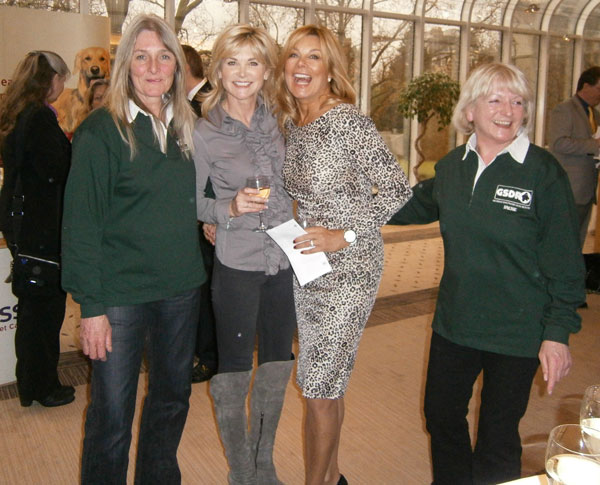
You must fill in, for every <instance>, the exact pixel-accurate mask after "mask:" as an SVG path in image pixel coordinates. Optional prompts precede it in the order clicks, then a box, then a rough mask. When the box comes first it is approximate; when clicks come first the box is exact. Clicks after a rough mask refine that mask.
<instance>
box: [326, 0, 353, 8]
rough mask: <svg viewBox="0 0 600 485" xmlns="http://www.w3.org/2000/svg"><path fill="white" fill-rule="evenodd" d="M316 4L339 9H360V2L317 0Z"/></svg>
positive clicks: (351, 0)
mask: <svg viewBox="0 0 600 485" xmlns="http://www.w3.org/2000/svg"><path fill="white" fill-rule="evenodd" d="M317 3H321V4H323V5H330V6H332V7H339V8H362V7H363V3H362V0H317Z"/></svg>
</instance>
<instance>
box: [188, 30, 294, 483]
mask: <svg viewBox="0 0 600 485" xmlns="http://www.w3.org/2000/svg"><path fill="white" fill-rule="evenodd" d="M276 57H277V53H276V49H275V45H274V43H273V41H272V40H271V38H270V37H269V36H268V34H267V33H266V32H265V31H264V30H262V29H257V28H254V27H251V26H248V25H234V26H231V27H229V28H227V29H225V31H224V32H222V33H221V34H220V36H219V37H218V38H217V40H216V43H215V45H214V47H213V52H212V63H211V66H210V69H209V76H208V77H209V81H210V83H211V85H212V86H213V90H212V91H211V92H210V93H209V94H208V96H207V97H206V99H205V100H204V101H203V103H202V111H203V116H204V118H203V119H200V120H199V121H198V123H197V125H196V131H195V134H194V144H195V155H194V161H195V164H196V187H197V204H198V219H199V220H201V221H204V222H208V223H212V224H216V226H217V232H216V253H215V254H216V260H215V266H214V272H213V280H212V299H213V307H214V311H215V318H216V327H217V345H218V353H219V368H218V374H217V375H215V376H214V377H213V378H212V380H211V383H210V391H211V394H212V397H213V400H214V405H215V414H216V416H217V422H218V427H219V431H220V433H221V439H222V441H223V444H224V446H225V453H226V455H227V460H228V462H229V468H230V471H229V483H235V484H256V483H259V484H267V483H268V484H272V483H279V482H278V480H277V475H276V473H275V467H274V465H273V458H272V454H273V443H274V441H275V431H276V428H277V424H278V422H279V416H280V413H281V408H282V405H283V398H284V394H285V389H286V385H287V382H288V380H289V376H290V372H291V369H292V366H293V362H294V361H293V356H291V347H292V337H293V334H294V331H295V328H296V314H295V310H294V299H293V288H292V270H291V268H290V265H289V262H288V260H287V258H286V256H285V254H284V253H283V252H282V251H281V250H280V249H279V247H278V246H277V245H276V244H275V243H274V242H273V241H272V240H271V238H270V237H269V236H268V235H267V234H265V233H264V232H256V231H255V229H256V228H257V227H258V225H259V215H258V213H259V212H260V211H261V210H262V211H263V217H264V218H265V220H266V222H267V223H268V224H269V225H271V226H276V225H278V224H281V223H282V222H285V221H287V220H289V219H291V218H292V205H291V201H290V198H289V196H288V195H287V194H286V192H285V190H284V189H283V181H282V179H281V169H282V165H283V160H284V140H283V137H282V135H281V133H280V131H279V129H278V126H277V121H276V120H275V118H274V117H273V115H272V113H271V110H270V101H271V97H272V94H273V92H274V89H273V87H274V86H273V80H272V72H273V68H274V66H275V62H276ZM257 175H264V176H268V177H270V178H271V185H270V195H269V197H268V203H265V199H263V198H262V197H259V196H258V193H259V191H258V190H257V189H250V188H245V186H246V179H247V178H249V177H253V176H257ZM208 177H210V180H211V182H212V185H213V188H214V191H215V194H216V199H215V200H213V199H209V198H206V197H205V195H204V191H203V189H204V187H205V186H206V180H207V178H208ZM256 335H258V368H257V370H256V376H255V378H254V384H253V390H252V396H251V414H250V418H249V419H248V418H247V416H246V396H247V394H248V388H249V384H250V379H251V375H252V364H253V351H254V343H255V337H256ZM290 356H291V357H290ZM248 420H249V421H250V431H249V432H248V425H247V421H248Z"/></svg>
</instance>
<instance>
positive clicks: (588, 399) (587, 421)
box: [579, 384, 600, 439]
mask: <svg viewBox="0 0 600 485" xmlns="http://www.w3.org/2000/svg"><path fill="white" fill-rule="evenodd" d="M579 424H581V426H583V427H584V428H587V429H588V432H589V433H590V434H591V433H593V432H595V433H596V434H597V436H598V438H599V439H600V385H599V384H596V385H594V386H590V387H588V388H587V389H586V390H585V394H584V395H583V400H582V401H581V410H580V411H579Z"/></svg>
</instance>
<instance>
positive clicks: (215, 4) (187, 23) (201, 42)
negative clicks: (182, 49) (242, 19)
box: [175, 0, 239, 51]
mask: <svg viewBox="0 0 600 485" xmlns="http://www.w3.org/2000/svg"><path fill="white" fill-rule="evenodd" d="M178 11H179V12H182V14H183V13H184V12H185V11H184V10H183V9H182V8H180V5H179V2H177V3H176V5H175V12H178ZM175 15H176V19H175V21H176V23H178V24H179V25H181V28H180V29H179V30H178V32H177V34H178V36H179V38H180V39H181V41H182V42H183V43H185V44H189V45H191V46H192V47H194V48H195V49H198V50H200V51H208V50H210V49H211V48H212V45H213V43H214V42H215V39H216V37H217V35H219V34H220V33H221V31H222V30H223V29H224V28H225V27H226V26H228V25H230V24H233V23H236V22H237V21H238V18H239V13H238V2H235V1H231V2H230V1H223V0H203V1H202V3H201V4H200V5H198V6H197V7H195V8H193V9H192V10H190V11H189V12H188V13H185V15H184V17H183V18H180V17H179V16H178V15H177V13H176V14H175Z"/></svg>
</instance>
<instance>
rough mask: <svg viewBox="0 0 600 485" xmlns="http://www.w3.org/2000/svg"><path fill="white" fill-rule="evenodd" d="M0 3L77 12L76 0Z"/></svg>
mask: <svg viewBox="0 0 600 485" xmlns="http://www.w3.org/2000/svg"><path fill="white" fill-rule="evenodd" d="M0 5H6V6H9V7H21V8H35V9H37V10H50V11H54V12H75V13H76V12H79V1H78V0H0Z"/></svg>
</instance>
